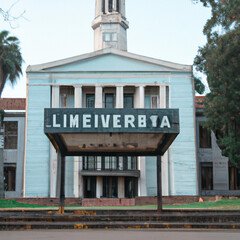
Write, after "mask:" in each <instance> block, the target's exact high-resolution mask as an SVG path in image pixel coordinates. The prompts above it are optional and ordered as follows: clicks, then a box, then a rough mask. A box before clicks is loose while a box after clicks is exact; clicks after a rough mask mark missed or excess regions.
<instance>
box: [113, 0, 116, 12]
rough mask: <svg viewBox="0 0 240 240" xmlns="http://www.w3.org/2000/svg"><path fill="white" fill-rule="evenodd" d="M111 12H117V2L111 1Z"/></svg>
mask: <svg viewBox="0 0 240 240" xmlns="http://www.w3.org/2000/svg"><path fill="white" fill-rule="evenodd" d="M113 11H114V12H116V11H117V0H113Z"/></svg>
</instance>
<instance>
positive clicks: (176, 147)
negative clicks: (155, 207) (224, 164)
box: [170, 78, 197, 195]
mask: <svg viewBox="0 0 240 240" xmlns="http://www.w3.org/2000/svg"><path fill="white" fill-rule="evenodd" d="M193 95H194V93H193V88H192V80H191V79H190V78H171V88H170V96H171V99H170V106H171V107H172V108H179V114H180V134H179V135H178V137H177V138H176V140H175V142H174V143H173V144H172V146H171V151H170V152H171V154H170V161H171V164H173V167H172V171H173V172H172V174H173V175H174V178H173V179H172V181H174V182H173V184H172V185H174V189H173V191H172V195H196V194H197V167H196V165H197V164H196V148H195V112H194V101H193Z"/></svg>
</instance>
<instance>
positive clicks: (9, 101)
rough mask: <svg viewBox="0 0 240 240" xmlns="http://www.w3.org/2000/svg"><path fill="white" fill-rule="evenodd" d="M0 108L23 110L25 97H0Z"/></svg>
mask: <svg viewBox="0 0 240 240" xmlns="http://www.w3.org/2000/svg"><path fill="white" fill-rule="evenodd" d="M0 109H1V110H25V109H26V98H0Z"/></svg>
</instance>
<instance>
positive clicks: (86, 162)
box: [83, 156, 97, 170]
mask: <svg viewBox="0 0 240 240" xmlns="http://www.w3.org/2000/svg"><path fill="white" fill-rule="evenodd" d="M96 169H97V161H96V157H94V156H88V157H84V158H83V170H96Z"/></svg>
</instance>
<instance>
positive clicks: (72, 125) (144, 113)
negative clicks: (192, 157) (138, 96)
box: [44, 108, 179, 212]
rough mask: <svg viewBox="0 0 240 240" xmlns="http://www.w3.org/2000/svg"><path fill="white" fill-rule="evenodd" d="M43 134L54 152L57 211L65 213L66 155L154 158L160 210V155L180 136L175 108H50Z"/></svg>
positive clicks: (47, 110)
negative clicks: (52, 146)
mask: <svg viewBox="0 0 240 240" xmlns="http://www.w3.org/2000/svg"><path fill="white" fill-rule="evenodd" d="M44 132H45V134H46V135H47V136H48V138H49V139H50V141H51V142H52V144H53V145H54V147H55V149H56V150H57V152H58V153H59V154H58V157H59V163H60V164H61V168H58V169H60V173H59V175H60V181H61V186H60V211H61V212H64V199H65V188H64V186H65V184H64V182H65V156H93V155H95V156H114V155H119V156H123V155H126V156H153V155H154V156H157V157H158V158H157V166H156V170H157V195H158V211H159V212H161V211H162V189H161V156H162V155H163V154H164V153H165V152H166V150H167V149H168V148H169V146H170V145H171V143H172V142H173V141H174V139H175V138H176V136H177V135H178V134H179V112H178V110H177V109H100V108H99V109H96V108H94V109H87V108H68V109H66V108H65V109H61V108H49V109H45V112H44Z"/></svg>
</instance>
